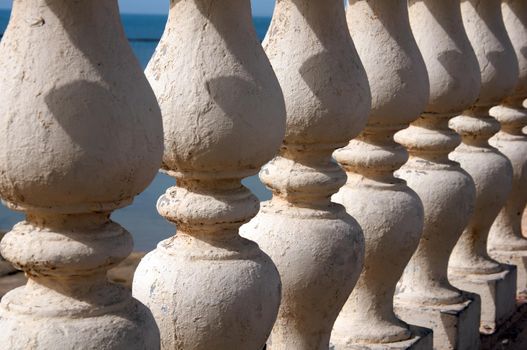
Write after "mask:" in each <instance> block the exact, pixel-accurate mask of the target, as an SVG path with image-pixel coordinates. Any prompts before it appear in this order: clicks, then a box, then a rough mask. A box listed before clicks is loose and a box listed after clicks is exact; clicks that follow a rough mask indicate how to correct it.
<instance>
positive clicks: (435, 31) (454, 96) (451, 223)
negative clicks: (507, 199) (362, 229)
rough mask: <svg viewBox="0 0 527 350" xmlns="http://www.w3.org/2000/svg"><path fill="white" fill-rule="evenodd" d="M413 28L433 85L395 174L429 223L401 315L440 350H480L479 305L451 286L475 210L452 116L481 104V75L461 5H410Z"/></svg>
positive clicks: (418, 1)
mask: <svg viewBox="0 0 527 350" xmlns="http://www.w3.org/2000/svg"><path fill="white" fill-rule="evenodd" d="M409 14H410V25H411V28H412V31H413V34H414V36H415V39H416V41H417V45H418V47H419V49H420V51H421V54H422V55H423V58H424V61H425V64H426V68H427V70H428V76H429V80H430V98H429V100H428V105H427V106H426V108H425V111H424V113H422V114H421V116H420V117H419V118H418V119H417V120H416V121H415V122H413V123H412V124H411V126H410V127H409V128H408V129H405V130H403V131H401V132H399V133H397V134H396V135H395V140H396V141H397V142H399V143H401V144H403V145H404V146H405V147H406V148H407V149H408V150H409V152H410V159H409V160H408V162H407V163H406V164H405V165H404V166H403V167H402V168H401V169H400V170H399V171H398V172H397V175H398V176H399V177H401V178H403V179H405V180H406V181H407V183H408V185H409V186H410V187H411V188H412V189H413V190H414V191H416V192H417V194H418V195H419V197H420V198H421V200H422V202H423V205H424V212H425V222H424V228H423V234H422V238H421V241H420V243H419V246H418V248H417V250H416V252H415V254H414V255H413V256H412V259H411V260H410V262H409V264H408V266H407V267H406V269H405V271H404V273H403V276H402V279H401V281H400V282H399V285H398V289H397V293H396V298H395V311H396V314H397V315H398V316H399V317H401V318H402V319H403V320H404V321H406V322H409V323H412V324H416V325H421V326H425V327H429V328H432V329H433V331H434V347H435V348H437V349H478V348H479V332H478V328H479V314H480V302H479V298H478V297H477V296H475V295H470V294H467V293H464V292H462V291H460V290H458V289H456V288H454V287H453V286H452V285H451V284H450V283H449V281H448V278H447V266H448V259H449V256H450V254H451V252H452V249H453V248H454V245H455V244H456V241H457V240H458V238H459V236H460V235H461V232H462V231H463V228H464V227H465V226H466V224H467V222H468V220H469V217H470V215H471V213H472V211H473V207H474V200H475V188H474V183H473V181H472V179H471V178H470V176H469V175H468V174H467V173H466V172H465V171H463V170H462V169H461V167H460V166H459V164H458V163H456V162H453V161H451V160H449V159H448V154H449V153H450V152H451V151H453V150H454V149H455V147H456V146H457V145H459V143H460V137H459V135H457V134H456V133H455V132H454V131H452V130H451V129H449V128H448V121H449V120H450V118H452V117H454V116H455V115H457V114H459V113H461V112H462V111H463V110H464V109H465V108H467V107H469V106H470V105H471V104H472V103H474V101H475V100H476V97H477V94H478V91H479V88H480V76H479V70H478V64H477V60H476V57H475V55H474V51H473V50H472V47H471V46H470V43H469V42H468V39H467V36H466V33H465V31H464V29H463V22H462V19H461V10H460V4H459V0H412V1H410V3H409Z"/></svg>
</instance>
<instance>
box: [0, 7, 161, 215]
mask: <svg viewBox="0 0 527 350" xmlns="http://www.w3.org/2000/svg"><path fill="white" fill-rule="evenodd" d="M108 33H111V35H109V34H108ZM0 69H1V70H2V72H3V74H2V76H1V77H0V91H1V95H2V101H3V102H2V103H1V104H0V130H3V131H4V133H3V134H4V136H3V137H2V138H1V139H0V150H1V151H0V192H1V194H2V197H3V199H4V200H6V201H7V202H8V203H9V204H10V205H11V206H13V207H15V208H18V209H28V208H33V209H35V210H36V209H38V210H46V209H47V208H53V210H55V211H62V212H68V213H72V212H87V211H93V210H96V211H103V210H109V209H113V208H115V207H119V206H122V205H125V204H127V203H128V202H129V201H130V200H131V198H132V197H133V196H135V195H136V194H137V193H139V192H140V191H142V190H143V189H144V188H145V187H146V186H147V185H148V183H149V182H150V181H151V180H152V178H153V177H154V175H155V173H156V171H157V169H158V167H159V164H160V163H161V155H162V151H163V147H162V141H161V136H162V129H161V127H162V126H161V115H160V111H159V107H158V105H157V102H156V99H155V96H154V94H153V93H152V90H151V89H150V86H149V85H148V83H147V81H146V79H145V78H144V75H143V73H142V72H141V69H140V67H139V64H138V62H137V60H136V59H135V57H134V55H133V53H132V51H131V49H130V47H129V46H128V44H127V41H126V38H125V36H124V32H123V30H122V27H121V24H120V19H119V10H118V7H117V2H116V1H106V2H104V3H100V2H93V1H80V2H79V1H68V0H56V1H44V0H40V1H15V2H14V3H13V10H12V18H11V20H10V22H9V26H8V28H7V30H6V32H5V35H4V38H3V39H2V43H1V47H0Z"/></svg>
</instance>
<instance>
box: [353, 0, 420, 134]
mask: <svg viewBox="0 0 527 350" xmlns="http://www.w3.org/2000/svg"><path fill="white" fill-rule="evenodd" d="M359 14H362V16H361V15H359ZM347 20H348V26H349V28H350V31H351V34H352V37H353V40H354V42H355V43H356V45H357V48H358V50H359V53H360V57H361V59H362V63H363V65H364V68H365V70H366V73H367V76H368V81H369V84H370V90H371V94H372V105H371V112H370V115H369V117H368V126H378V125H400V126H401V127H404V125H406V124H408V123H410V122H412V121H414V120H415V119H416V117H417V116H418V115H419V114H420V113H421V111H422V110H423V108H424V106H425V104H426V103H427V102H428V97H429V96H428V94H429V85H428V84H429V82H428V75H427V72H426V67H425V65H424V61H423V58H422V56H421V54H420V52H419V49H418V47H417V45H416V43H415V39H414V37H413V34H412V31H411V29H410V26H409V18H408V10H407V3H406V1H405V0H402V1H386V0H369V1H364V0H351V1H350V9H348V11H347ZM371 41H375V44H371ZM359 43H360V44H359Z"/></svg>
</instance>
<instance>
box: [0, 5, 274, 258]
mask: <svg viewBox="0 0 527 350" xmlns="http://www.w3.org/2000/svg"><path fill="white" fill-rule="evenodd" d="M9 15H10V13H9V11H8V10H0V33H3V32H4V30H5V28H6V26H7V22H8V20H9ZM166 20H167V17H166V16H164V15H131V14H123V15H122V21H123V25H124V28H125V32H126V36H127V37H128V40H129V42H130V45H131V46H132V49H133V50H134V52H135V54H136V56H137V59H138V60H139V62H140V64H141V66H142V67H143V69H144V68H145V67H146V65H147V63H148V61H149V60H150V57H151V56H152V54H153V53H154V50H155V48H156V46H157V43H158V42H159V38H160V37H161V34H162V33H163V30H164V27H165V23H166ZM253 20H254V25H255V28H256V32H257V34H258V37H259V38H260V40H262V39H263V37H264V36H265V33H266V32H267V28H268V27H269V24H270V21H271V18H268V17H254V18H253ZM174 183H175V181H174V179H172V178H170V177H169V176H167V175H164V174H162V173H159V174H158V175H157V176H156V178H155V179H154V181H153V182H152V183H151V184H150V186H149V187H148V188H147V189H146V190H145V191H144V192H143V193H141V194H140V195H139V196H137V197H136V198H135V200H134V203H133V204H132V205H130V206H128V207H126V208H123V209H119V210H117V211H115V212H114V214H113V215H112V219H113V220H114V221H116V222H118V223H120V224H121V225H123V226H124V227H125V228H126V229H127V230H128V231H130V232H131V233H132V235H133V237H134V242H135V249H136V250H141V251H149V250H152V249H153V248H155V246H156V244H157V242H159V241H160V240H162V239H165V238H167V237H170V236H172V235H174V234H175V226H174V225H172V224H170V223H169V222H167V221H165V219H163V218H162V217H161V216H159V214H158V213H157V211H156V201H157V198H159V196H160V195H161V194H162V193H164V192H165V190H166V189H167V188H168V187H170V186H173V185H174ZM243 183H244V184H245V185H246V186H247V187H249V188H250V189H251V190H252V191H253V193H254V194H256V196H258V198H259V199H260V200H267V199H269V198H271V193H270V192H269V190H268V189H266V188H265V187H264V186H263V185H262V183H261V182H260V181H259V180H258V177H257V176H253V177H250V178H247V179H244V180H243ZM23 219H24V215H23V214H22V213H17V212H13V211H11V210H9V209H7V208H5V207H3V206H0V230H9V229H10V228H11V227H12V226H13V225H14V224H16V223H17V222H18V221H20V220H23Z"/></svg>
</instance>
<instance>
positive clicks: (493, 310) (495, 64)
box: [449, 0, 518, 333]
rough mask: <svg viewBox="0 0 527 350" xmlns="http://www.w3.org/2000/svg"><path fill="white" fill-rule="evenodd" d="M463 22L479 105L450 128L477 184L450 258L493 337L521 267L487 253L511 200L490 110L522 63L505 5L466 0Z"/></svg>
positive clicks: (454, 277)
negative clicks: (492, 141)
mask: <svg viewBox="0 0 527 350" xmlns="http://www.w3.org/2000/svg"><path fill="white" fill-rule="evenodd" d="M461 11H462V14H463V23H464V25H465V29H466V31H467V35H468V37H469V39H470V42H471V43H472V46H473V47H474V51H475V52H476V56H477V58H478V62H479V66H480V71H481V90H480V93H479V98H478V101H477V102H476V103H475V104H474V105H473V106H472V107H471V108H469V109H467V110H466V111H464V112H463V113H462V114H461V115H460V116H458V117H456V118H454V119H452V121H451V123H450V126H451V127H452V128H453V129H454V130H456V131H457V132H458V133H459V134H460V135H461V137H462V141H463V142H462V144H461V145H460V146H459V147H458V148H456V150H455V151H454V152H452V154H451V158H452V159H453V160H455V161H458V162H459V163H460V164H461V166H462V167H463V169H465V170H466V171H467V172H468V173H469V174H470V175H471V176H472V178H473V179H474V182H475V184H476V206H475V209H474V214H473V215H472V217H471V219H470V222H469V223H468V225H467V227H466V228H465V230H464V232H463V235H462V236H461V238H460V239H459V242H458V243H457V245H456V247H455V249H454V251H453V253H452V257H451V259H450V264H449V277H450V279H451V281H452V283H453V284H454V285H455V286H456V287H458V288H462V289H464V290H468V291H471V292H474V293H477V294H479V295H480V297H481V331H482V332H485V333H487V332H490V333H492V332H493V331H494V330H495V328H496V326H497V325H499V324H500V323H501V322H503V321H504V320H505V319H506V318H508V317H509V316H510V315H511V313H512V312H513V311H514V306H515V295H516V268H515V267H512V266H505V265H501V264H499V263H498V262H496V261H495V260H493V259H491V258H490V257H489V255H488V254H487V237H488V234H489V229H490V227H491V225H492V222H493V221H494V219H495V218H496V216H497V215H498V212H499V211H500V209H501V207H502V206H503V205H504V204H505V201H506V199H507V197H508V195H509V192H510V190H511V185H512V168H511V164H510V162H509V160H508V159H507V158H506V157H505V156H504V155H503V154H501V153H500V152H499V151H498V150H496V149H495V148H493V147H491V146H490V145H489V143H488V140H489V138H490V137H491V136H493V135H494V134H495V133H496V132H498V130H499V129H500V125H499V123H498V122H497V121H496V120H495V119H494V118H492V117H491V116H489V109H490V108H491V107H492V106H495V105H497V104H499V103H500V101H501V100H502V99H504V98H505V97H506V96H508V95H510V94H511V93H512V91H513V88H514V87H515V86H516V82H517V78H518V62H517V60H516V57H515V55H514V49H513V47H512V45H511V43H510V40H509V38H508V36H507V32H506V31H505V26H504V24H503V19H502V16H501V6H500V0H486V1H481V0H463V1H462V2H461Z"/></svg>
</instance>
